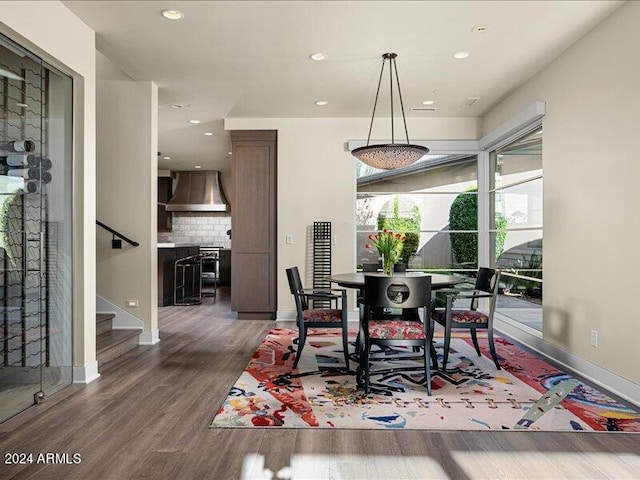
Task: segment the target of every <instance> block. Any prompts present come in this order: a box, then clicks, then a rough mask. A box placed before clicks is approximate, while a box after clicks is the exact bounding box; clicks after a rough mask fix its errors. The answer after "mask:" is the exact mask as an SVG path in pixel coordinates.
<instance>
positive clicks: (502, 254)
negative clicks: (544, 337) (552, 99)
mask: <svg viewBox="0 0 640 480" xmlns="http://www.w3.org/2000/svg"><path fill="white" fill-rule="evenodd" d="M490 167H491V174H490V178H489V182H490V185H489V196H490V199H489V208H490V209H491V210H492V211H491V212H490V221H491V225H490V230H489V232H490V235H491V242H490V245H491V249H492V252H491V253H492V254H491V257H490V258H492V259H493V262H494V265H495V266H496V267H498V268H500V269H501V270H502V277H501V283H502V284H503V289H502V293H501V295H500V297H499V299H498V303H497V307H496V311H497V312H499V313H501V314H503V315H505V316H507V317H510V318H512V319H513V320H516V321H518V322H520V323H523V324H525V325H527V326H529V327H531V328H534V329H536V330H539V331H542V228H543V227H542V225H543V222H542V214H543V209H542V194H543V188H542V187H543V177H542V128H538V129H536V130H535V131H533V132H531V133H529V134H527V135H526V136H524V137H522V138H520V139H518V140H516V141H514V142H511V143H509V144H508V145H506V146H504V147H501V148H499V149H497V150H495V151H493V152H491V155H490Z"/></svg>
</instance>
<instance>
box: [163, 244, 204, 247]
mask: <svg viewBox="0 0 640 480" xmlns="http://www.w3.org/2000/svg"><path fill="white" fill-rule="evenodd" d="M199 246H200V245H198V244H197V243H159V244H158V248H184V247H199Z"/></svg>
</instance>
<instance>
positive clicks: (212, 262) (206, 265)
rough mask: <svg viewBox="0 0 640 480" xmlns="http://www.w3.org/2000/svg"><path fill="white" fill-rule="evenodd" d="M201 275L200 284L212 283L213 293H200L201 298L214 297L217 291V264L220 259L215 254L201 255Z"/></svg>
mask: <svg viewBox="0 0 640 480" xmlns="http://www.w3.org/2000/svg"><path fill="white" fill-rule="evenodd" d="M200 259H201V261H202V273H201V274H200V279H201V283H204V282H205V281H206V282H213V291H206V292H205V291H202V296H203V297H215V296H216V294H217V291H218V264H219V261H220V259H219V258H218V254H217V253H213V252H212V253H201V254H200Z"/></svg>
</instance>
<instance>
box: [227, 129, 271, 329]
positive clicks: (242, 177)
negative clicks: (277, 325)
mask: <svg viewBox="0 0 640 480" xmlns="http://www.w3.org/2000/svg"><path fill="white" fill-rule="evenodd" d="M231 142H232V145H233V163H232V173H233V182H234V185H235V191H234V198H235V201H234V202H233V206H234V208H233V211H234V212H233V218H232V228H233V243H232V247H231V268H232V270H233V277H232V278H231V309H232V310H235V311H236V312H238V318H244V319H275V316H276V309H277V298H276V297H277V284H276V280H277V275H276V240H277V238H276V200H277V197H276V162H277V157H276V146H277V132H276V131H273V130H260V131H257V130H236V131H232V132H231Z"/></svg>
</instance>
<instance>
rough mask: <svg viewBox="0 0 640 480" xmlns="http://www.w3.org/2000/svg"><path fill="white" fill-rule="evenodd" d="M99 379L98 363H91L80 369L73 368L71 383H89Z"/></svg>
mask: <svg viewBox="0 0 640 480" xmlns="http://www.w3.org/2000/svg"><path fill="white" fill-rule="evenodd" d="M98 377H100V374H99V373H98V362H97V361H94V362H91V363H90V364H89V365H85V366H82V367H73V383H83V384H86V383H91V382H93V381H94V380H96V379H97V378H98Z"/></svg>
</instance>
